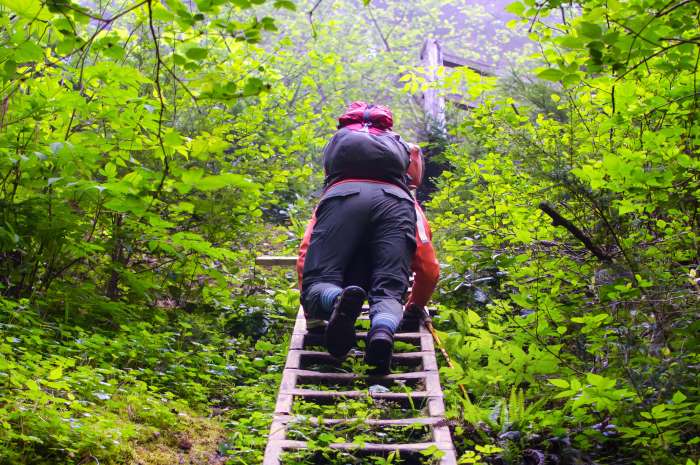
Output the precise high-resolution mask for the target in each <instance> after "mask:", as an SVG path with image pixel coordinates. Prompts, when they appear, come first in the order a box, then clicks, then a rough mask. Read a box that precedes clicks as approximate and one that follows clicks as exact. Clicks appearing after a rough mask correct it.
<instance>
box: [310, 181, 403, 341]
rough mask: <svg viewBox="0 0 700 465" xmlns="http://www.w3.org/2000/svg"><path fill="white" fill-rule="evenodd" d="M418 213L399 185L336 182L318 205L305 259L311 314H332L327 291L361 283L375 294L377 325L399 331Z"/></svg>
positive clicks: (372, 309) (372, 301) (373, 312)
mask: <svg viewBox="0 0 700 465" xmlns="http://www.w3.org/2000/svg"><path fill="white" fill-rule="evenodd" d="M415 227H416V213H415V208H414V205H413V199H412V198H411V196H410V195H409V194H408V193H407V192H405V191H404V190H403V189H401V188H400V187H398V186H394V185H391V184H382V183H372V182H361V181H353V182H345V183H342V184H336V185H335V186H332V187H331V188H330V189H328V191H326V193H325V194H324V195H323V197H322V198H321V202H320V203H319V205H318V208H317V209H316V224H315V225H314V228H313V232H312V234H311V241H310V243H309V248H308V251H307V255H306V260H305V261H304V272H303V280H302V295H301V301H302V305H303V306H304V309H305V310H306V313H307V314H308V315H309V317H311V318H319V319H328V317H329V316H330V315H329V312H330V308H328V306H327V305H322V302H321V295H322V294H323V293H324V291H325V290H327V289H329V288H335V287H336V286H339V287H346V286H349V285H356V286H361V287H363V288H364V289H365V290H366V291H367V293H368V296H369V304H370V319H371V320H372V327H375V326H386V327H388V328H389V329H391V330H392V332H393V331H395V330H396V327H397V326H398V324H399V322H400V321H401V317H402V314H403V308H402V303H401V302H402V299H403V296H404V294H405V293H406V289H407V287H408V279H409V273H410V267H411V260H412V257H413V254H414V253H415V248H416V242H415Z"/></svg>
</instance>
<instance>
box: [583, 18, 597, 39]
mask: <svg viewBox="0 0 700 465" xmlns="http://www.w3.org/2000/svg"><path fill="white" fill-rule="evenodd" d="M579 29H580V31H581V33H582V34H583V35H585V36H586V37H590V38H592V39H598V38H599V37H601V36H602V35H603V29H602V28H601V27H600V26H599V25H597V24H594V23H589V22H585V21H582V22H581V23H579Z"/></svg>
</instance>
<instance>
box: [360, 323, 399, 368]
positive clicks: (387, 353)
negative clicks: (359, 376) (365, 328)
mask: <svg viewBox="0 0 700 465" xmlns="http://www.w3.org/2000/svg"><path fill="white" fill-rule="evenodd" d="M393 349H394V335H393V333H392V332H391V331H389V329H387V328H382V327H379V328H372V329H370V330H369V334H368V335H367V350H366V352H365V363H367V364H368V365H374V367H375V368H374V369H373V370H371V372H370V373H371V374H373V375H386V374H389V371H390V368H391V354H392V352H393Z"/></svg>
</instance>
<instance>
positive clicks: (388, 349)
mask: <svg viewBox="0 0 700 465" xmlns="http://www.w3.org/2000/svg"><path fill="white" fill-rule="evenodd" d="M392 126H393V117H392V114H391V110H389V108H387V107H385V106H381V105H368V104H366V103H364V102H353V103H352V104H351V105H350V106H349V108H348V109H347V111H346V112H345V113H344V114H343V115H342V116H340V118H339V125H338V131H337V132H336V134H335V135H334V136H333V138H332V139H331V140H330V142H329V143H328V144H327V146H326V147H325V149H324V160H323V161H324V171H325V175H326V178H325V183H324V192H323V195H322V196H321V199H320V201H319V204H318V206H317V207H316V210H315V212H314V215H313V217H312V219H311V221H310V222H309V225H308V226H307V229H306V232H305V234H304V239H303V240H302V244H301V247H300V251H299V259H298V262H297V272H298V273H299V282H300V287H301V303H302V306H303V308H304V313H305V315H306V318H307V322H308V325H309V328H312V327H314V326H316V327H317V328H319V329H322V328H323V326H322V322H323V321H324V320H328V324H327V326H326V327H325V341H326V348H327V349H328V351H329V353H330V354H331V355H333V356H334V357H337V358H343V357H345V356H346V355H347V353H348V352H349V351H350V349H351V348H352V347H353V346H354V344H355V331H354V324H355V320H356V319H357V317H358V316H359V314H360V312H361V308H362V304H363V303H364V301H365V299H366V298H367V297H368V298H369V304H370V313H369V314H370V320H371V324H370V331H369V333H368V336H367V344H366V347H367V348H366V353H365V361H366V362H367V363H369V364H371V365H373V366H375V372H376V373H387V372H388V371H389V368H390V361H391V355H392V348H393V335H394V333H395V332H396V329H397V328H398V325H399V323H400V322H401V319H402V317H403V313H404V311H403V305H402V301H403V297H404V295H405V293H406V290H407V288H408V281H409V275H410V272H411V270H412V271H414V272H415V273H416V275H415V282H414V286H413V290H412V293H411V295H410V296H409V298H408V300H407V305H406V308H407V309H409V311H412V312H413V313H415V314H422V307H424V306H425V304H426V303H427V301H428V299H429V298H430V295H431V294H432V292H433V290H434V288H435V284H436V282H437V279H438V274H439V267H438V264H437V260H436V258H435V253H434V250H433V247H432V243H431V238H430V228H429V225H428V223H427V220H426V218H425V215H424V214H423V212H422V210H421V208H420V206H419V205H418V202H417V201H416V200H415V199H414V197H413V195H412V194H411V187H414V188H415V187H417V186H418V185H419V184H420V182H421V180H422V171H423V162H422V158H421V153H420V149H419V148H418V146H416V145H413V144H407V143H405V142H404V141H403V140H402V139H401V138H400V136H399V135H398V134H396V133H395V132H393V131H392V130H391V128H392Z"/></svg>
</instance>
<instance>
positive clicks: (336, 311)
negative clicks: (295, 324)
mask: <svg viewBox="0 0 700 465" xmlns="http://www.w3.org/2000/svg"><path fill="white" fill-rule="evenodd" d="M366 297H367V294H366V293H365V291H364V289H362V288H361V287H358V286H348V287H346V288H345V289H343V291H342V292H341V294H340V296H339V297H338V301H337V302H336V304H335V306H334V308H333V313H332V314H331V317H330V319H329V320H328V327H327V328H326V349H328V353H329V354H331V355H332V356H333V357H335V358H340V359H342V358H344V357H345V356H346V355H347V354H348V352H350V349H352V348H353V347H354V346H355V321H356V320H357V317H358V316H360V312H362V304H363V303H364V301H365V298H366Z"/></svg>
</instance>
